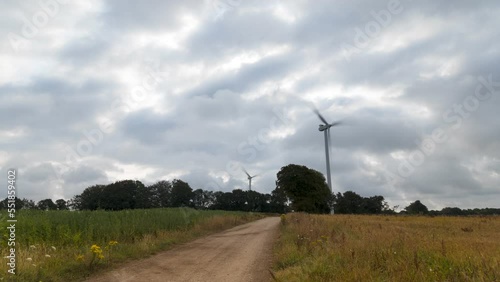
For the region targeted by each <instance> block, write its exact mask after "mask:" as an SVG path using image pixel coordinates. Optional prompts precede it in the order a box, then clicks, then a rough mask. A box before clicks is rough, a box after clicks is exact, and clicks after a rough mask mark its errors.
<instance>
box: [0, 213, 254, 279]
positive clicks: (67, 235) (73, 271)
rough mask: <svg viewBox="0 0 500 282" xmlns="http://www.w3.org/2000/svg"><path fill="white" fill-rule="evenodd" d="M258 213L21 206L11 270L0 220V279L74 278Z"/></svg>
mask: <svg viewBox="0 0 500 282" xmlns="http://www.w3.org/2000/svg"><path fill="white" fill-rule="evenodd" d="M257 218H262V215H258V214H252V213H243V212H225V211H196V210H193V209H187V208H168V209H147V210H123V211H114V212H113V211H36V210H21V211H19V212H18V214H17V220H18V221H17V224H16V275H11V274H9V273H8V272H7V270H8V266H7V262H8V260H9V259H8V258H6V257H7V256H9V248H10V247H8V245H7V239H8V236H9V234H8V230H7V229H6V226H5V225H6V223H4V222H5V221H3V222H2V223H1V226H0V227H1V230H2V233H1V235H2V241H1V243H0V244H1V255H2V257H3V260H4V262H3V263H2V265H1V266H0V280H3V281H44V282H45V281H78V280H82V279H83V278H84V277H87V276H89V275H91V274H94V273H96V272H99V271H102V270H104V269H106V268H109V267H110V266H112V265H116V264H117V263H120V262H123V261H125V260H128V259H134V258H140V257H144V256H147V255H150V254H153V253H155V252H157V251H160V250H164V249H167V248H168V247H169V246H171V245H173V244H175V243H182V242H186V241H189V240H192V239H194V238H196V237H199V236H202V235H206V234H209V233H212V232H217V231H220V230H223V229H226V228H229V227H232V226H236V225H238V224H242V223H245V222H248V221H251V220H255V219H257Z"/></svg>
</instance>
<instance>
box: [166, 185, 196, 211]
mask: <svg viewBox="0 0 500 282" xmlns="http://www.w3.org/2000/svg"><path fill="white" fill-rule="evenodd" d="M193 196H194V194H193V189H191V187H190V186H189V184H187V183H186V182H184V181H182V180H179V179H175V180H174V181H172V195H171V205H172V207H191V206H193Z"/></svg>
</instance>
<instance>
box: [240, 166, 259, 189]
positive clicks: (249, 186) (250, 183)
mask: <svg viewBox="0 0 500 282" xmlns="http://www.w3.org/2000/svg"><path fill="white" fill-rule="evenodd" d="M243 171H244V172H245V174H246V175H247V176H248V190H249V191H252V179H253V178H255V177H257V176H258V175H257V174H256V175H254V176H250V174H249V173H248V172H247V170H246V169H244V168H243Z"/></svg>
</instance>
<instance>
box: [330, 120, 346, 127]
mask: <svg viewBox="0 0 500 282" xmlns="http://www.w3.org/2000/svg"><path fill="white" fill-rule="evenodd" d="M343 124H344V122H343V121H336V122H334V123H332V124H330V125H331V126H336V125H343Z"/></svg>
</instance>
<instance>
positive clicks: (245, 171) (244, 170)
mask: <svg viewBox="0 0 500 282" xmlns="http://www.w3.org/2000/svg"><path fill="white" fill-rule="evenodd" d="M241 169H242V170H243V172H244V173H245V174H246V175H247V176H248V177H250V174H249V173H248V172H247V170H246V169H245V168H244V167H242V168H241Z"/></svg>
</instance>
